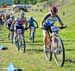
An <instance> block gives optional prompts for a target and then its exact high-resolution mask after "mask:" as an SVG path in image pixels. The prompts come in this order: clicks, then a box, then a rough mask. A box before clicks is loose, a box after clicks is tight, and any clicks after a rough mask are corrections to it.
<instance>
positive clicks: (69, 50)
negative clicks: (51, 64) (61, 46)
mask: <svg viewBox="0 0 75 71" xmlns="http://www.w3.org/2000/svg"><path fill="white" fill-rule="evenodd" d="M65 51H75V49H65Z"/></svg>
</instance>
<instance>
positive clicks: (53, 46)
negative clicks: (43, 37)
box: [45, 26, 65, 66]
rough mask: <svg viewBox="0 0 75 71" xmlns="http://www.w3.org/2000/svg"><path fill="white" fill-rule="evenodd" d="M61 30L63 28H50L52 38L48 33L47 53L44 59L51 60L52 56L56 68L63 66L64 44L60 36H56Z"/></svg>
mask: <svg viewBox="0 0 75 71" xmlns="http://www.w3.org/2000/svg"><path fill="white" fill-rule="evenodd" d="M59 28H60V29H63V28H64V27H56V26H52V27H51V30H52V37H50V31H48V47H49V51H48V52H47V53H45V57H46V59H47V60H49V61H51V60H52V54H53V57H54V60H55V63H56V64H57V65H58V66H63V65H64V61H65V50H64V44H63V41H62V39H61V38H60V36H59V35H58V31H59Z"/></svg>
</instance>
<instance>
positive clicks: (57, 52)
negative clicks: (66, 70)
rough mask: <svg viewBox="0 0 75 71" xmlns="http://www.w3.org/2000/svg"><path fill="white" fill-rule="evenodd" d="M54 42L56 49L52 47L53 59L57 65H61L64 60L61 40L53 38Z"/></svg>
mask: <svg viewBox="0 0 75 71" xmlns="http://www.w3.org/2000/svg"><path fill="white" fill-rule="evenodd" d="M54 44H55V45H56V44H57V47H56V49H54V52H53V54H54V60H55V62H56V64H57V65H58V66H63V65H64V61H65V50H64V45H63V42H62V40H61V39H60V38H59V37H57V38H55V41H54Z"/></svg>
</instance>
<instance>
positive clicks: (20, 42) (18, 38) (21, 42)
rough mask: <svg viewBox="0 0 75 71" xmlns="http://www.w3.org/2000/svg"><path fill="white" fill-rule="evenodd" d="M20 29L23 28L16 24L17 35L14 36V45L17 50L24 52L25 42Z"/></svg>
mask: <svg viewBox="0 0 75 71" xmlns="http://www.w3.org/2000/svg"><path fill="white" fill-rule="evenodd" d="M22 29H23V28H22V27H18V26H17V30H16V33H17V36H16V38H15V45H16V47H17V48H18V51H21V52H23V53H24V52H25V51H26V42H25V39H24V38H23V35H22V33H23V31H22Z"/></svg>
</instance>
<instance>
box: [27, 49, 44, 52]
mask: <svg viewBox="0 0 75 71" xmlns="http://www.w3.org/2000/svg"><path fill="white" fill-rule="evenodd" d="M26 51H30V52H31V51H33V52H36V53H39V52H43V50H42V49H27V50H26Z"/></svg>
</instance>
